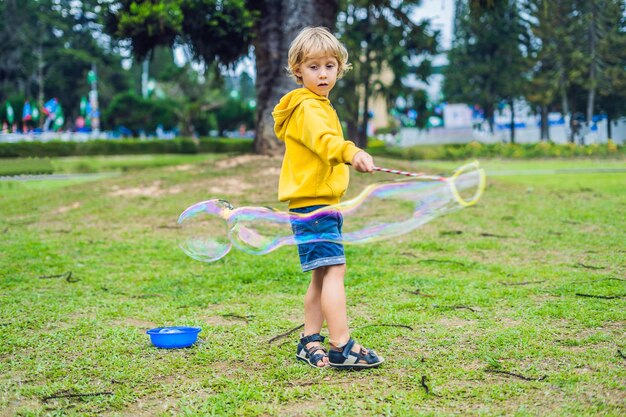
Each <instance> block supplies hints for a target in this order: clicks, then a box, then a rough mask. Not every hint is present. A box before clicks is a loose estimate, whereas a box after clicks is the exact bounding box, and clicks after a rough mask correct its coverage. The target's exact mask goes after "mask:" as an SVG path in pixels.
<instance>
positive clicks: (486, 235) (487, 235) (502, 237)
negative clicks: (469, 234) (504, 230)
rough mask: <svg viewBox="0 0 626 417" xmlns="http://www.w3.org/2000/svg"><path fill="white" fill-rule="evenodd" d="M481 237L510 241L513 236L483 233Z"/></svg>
mask: <svg viewBox="0 0 626 417" xmlns="http://www.w3.org/2000/svg"><path fill="white" fill-rule="evenodd" d="M480 236H482V237H497V238H498V239H509V238H511V236H506V235H496V234H493V233H481V234H480Z"/></svg>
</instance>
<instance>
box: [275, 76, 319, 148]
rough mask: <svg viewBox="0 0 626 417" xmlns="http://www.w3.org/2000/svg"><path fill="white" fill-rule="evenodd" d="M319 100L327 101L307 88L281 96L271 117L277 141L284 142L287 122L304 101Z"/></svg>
mask: <svg viewBox="0 0 626 417" xmlns="http://www.w3.org/2000/svg"><path fill="white" fill-rule="evenodd" d="M309 99H313V100H320V101H329V100H328V99H327V98H326V97H323V96H319V95H317V94H315V93H314V92H312V91H311V90H309V89H307V88H304V87H303V88H297V89H295V90H293V91H291V92H289V93H287V94H285V95H284V96H283V98H281V99H280V102H279V103H278V104H277V105H276V107H274V111H273V112H272V117H274V133H276V136H277V137H278V139H280V140H282V141H284V140H285V133H286V129H287V124H288V123H287V121H288V120H289V118H290V117H291V115H292V114H293V111H294V110H295V109H296V108H297V107H298V106H299V105H300V103H302V102H303V101H304V100H309Z"/></svg>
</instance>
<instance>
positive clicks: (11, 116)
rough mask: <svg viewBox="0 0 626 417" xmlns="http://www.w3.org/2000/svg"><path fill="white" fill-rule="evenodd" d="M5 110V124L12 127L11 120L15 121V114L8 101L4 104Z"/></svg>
mask: <svg viewBox="0 0 626 417" xmlns="http://www.w3.org/2000/svg"><path fill="white" fill-rule="evenodd" d="M6 110H7V122H9V124H10V125H12V124H13V120H15V113H14V112H13V106H11V103H9V102H8V101H7V103H6Z"/></svg>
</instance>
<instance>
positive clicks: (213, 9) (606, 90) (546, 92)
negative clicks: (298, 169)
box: [0, 0, 626, 146]
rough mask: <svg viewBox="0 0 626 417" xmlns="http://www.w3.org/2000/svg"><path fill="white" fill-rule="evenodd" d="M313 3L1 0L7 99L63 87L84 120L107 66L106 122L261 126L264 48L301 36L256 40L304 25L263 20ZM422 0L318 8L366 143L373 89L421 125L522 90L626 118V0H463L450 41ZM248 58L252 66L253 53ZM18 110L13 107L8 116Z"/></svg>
mask: <svg viewBox="0 0 626 417" xmlns="http://www.w3.org/2000/svg"><path fill="white" fill-rule="evenodd" d="M303 3H308V2H296V1H294V0H229V1H221V0H170V1H166V2H165V1H162V2H161V1H151V0H79V1H78V0H74V1H71V0H28V1H18V0H4V1H2V2H0V17H1V18H0V102H2V103H4V102H10V103H12V105H13V107H14V108H15V109H16V110H15V113H16V119H17V123H18V124H19V123H21V118H20V117H19V116H20V115H21V109H22V105H23V103H24V102H25V101H26V100H28V101H30V102H31V103H33V104H34V105H37V106H39V107H41V106H42V104H43V103H44V101H46V100H48V99H50V98H52V97H56V98H57V99H58V100H59V102H60V103H62V104H63V106H64V107H63V108H64V112H65V116H66V120H67V122H66V126H65V128H66V129H72V128H73V126H72V123H73V121H74V120H76V118H77V117H78V116H79V111H80V110H79V103H80V101H81V97H83V96H85V95H87V94H88V90H89V86H88V83H87V82H86V78H87V74H88V72H89V70H90V69H92V68H94V67H95V68H97V75H98V94H99V101H100V109H101V113H102V125H103V128H104V129H107V130H115V129H119V128H124V129H126V130H127V131H130V132H132V134H134V135H137V134H139V133H140V132H154V131H155V130H157V129H164V130H174V131H175V132H176V133H177V134H179V135H183V136H193V135H197V136H204V135H209V134H212V133H215V134H222V135H223V134H224V133H225V132H227V131H233V130H240V131H242V132H243V131H249V130H252V129H254V128H255V124H257V123H258V121H259V120H261V118H262V116H263V115H262V114H260V113H263V112H264V113H265V114H268V112H271V108H268V106H267V105H263V106H261V105H260V104H259V103H265V102H267V99H268V97H270V98H272V97H274V96H271V95H270V93H271V90H272V88H273V86H275V85H276V86H279V88H281V89H284V88H285V87H284V86H285V84H282V85H279V81H277V79H278V78H281V77H282V75H283V74H282V73H280V74H279V73H278V72H277V71H275V70H272V71H255V69H254V68H252V65H253V64H251V63H253V62H254V61H255V59H256V61H257V62H268V58H269V59H270V60H275V59H274V58H272V57H275V56H280V57H281V58H280V59H283V58H285V59H286V52H285V51H286V48H287V47H288V40H280V42H275V43H272V42H274V40H275V39H273V38H272V36H266V35H264V36H259V33H263V34H266V33H268V32H263V31H262V30H261V29H262V28H261V26H262V25H266V26H267V25H272V28H271V29H272V30H273V31H274V32H269V33H286V32H288V30H291V29H297V28H291V29H289V28H288V27H287V24H286V23H284V22H283V24H282V26H281V22H275V21H272V20H271V19H264V17H267V16H269V15H270V11H272V10H275V9H276V8H278V10H281V11H284V14H289V13H301V8H302V4H303ZM318 3H319V2H318ZM318 3H316V4H318ZM322 3H323V4H322ZM420 4H421V1H418V0H415V1H404V2H398V1H393V0H323V1H322V2H321V3H319V7H313V8H312V10H313V12H312V13H317V15H316V16H313V18H312V21H316V18H319V19H318V20H319V21H320V22H325V21H328V16H324V15H323V13H325V11H327V10H332V12H333V14H334V16H335V19H334V21H335V25H334V27H332V28H331V29H333V30H334V31H335V33H337V35H338V36H339V38H340V39H341V41H342V42H344V43H345V44H346V46H347V47H348V50H349V51H350V54H351V62H352V64H353V65H354V68H353V70H352V71H350V72H348V73H347V74H346V77H345V78H344V79H343V80H341V82H340V83H339V84H338V86H337V89H336V91H335V92H333V102H334V103H335V104H336V106H337V108H338V110H339V112H340V114H341V117H342V120H343V121H344V122H345V123H346V127H347V132H346V133H347V134H348V136H349V137H350V138H354V139H355V140H356V141H357V142H358V144H359V145H361V146H365V145H366V144H367V129H366V126H367V121H368V118H369V115H370V110H369V108H368V98H370V97H380V98H382V99H384V100H385V101H386V102H387V105H388V108H389V109H394V108H396V107H397V103H398V102H399V101H400V102H403V103H409V104H410V106H411V107H412V109H413V110H415V112H416V114H417V115H418V117H417V118H416V120H415V123H416V125H417V126H418V127H424V126H426V125H427V121H428V118H429V116H431V115H432V114H431V112H432V109H433V108H434V107H435V105H436V104H437V103H436V102H435V101H439V102H441V101H447V102H465V103H468V104H475V105H478V106H480V108H481V109H482V110H483V111H484V113H485V117H486V118H487V119H488V120H492V118H493V111H494V109H496V108H497V106H499V105H502V103H511V102H513V101H514V100H518V99H524V100H526V101H527V102H528V103H530V104H531V105H532V106H533V108H534V109H536V111H537V113H540V114H542V115H546V116H547V114H548V112H550V111H560V112H561V113H563V114H566V115H572V116H574V115H577V114H578V115H582V116H581V117H582V118H584V119H586V120H590V119H591V117H592V115H594V114H600V113H603V114H606V115H607V117H608V118H609V119H611V118H617V117H620V116H623V115H625V114H626V69H625V68H626V25H625V16H626V7H625V2H624V0H585V1H582V0H559V1H549V0H501V1H500V0H498V1H493V0H457V1H455V2H454V7H455V13H454V14H455V21H454V34H453V42H452V46H451V48H450V49H449V50H447V51H444V50H442V47H441V45H440V43H441V42H440V34H439V32H438V31H437V30H434V29H433V28H432V27H431V26H430V24H429V22H428V21H421V22H416V21H415V19H413V18H412V16H413V13H414V10H415V8H416V7H417V6H419V5H420ZM322 6H324V7H322ZM335 12H336V13H335ZM287 17H289V16H286V17H285V18H287ZM292 17H293V16H292ZM296 17H297V16H296ZM324 19H326V20H324ZM296 21H297V19H296ZM285 22H289V21H288V20H285ZM331 26H332V25H331ZM290 33H291V32H290ZM261 46H268V47H267V48H265V47H261ZM440 53H446V54H447V57H448V62H449V63H448V65H447V66H445V67H444V68H439V69H435V68H433V67H432V66H431V62H432V60H433V57H434V56H436V55H437V54H440ZM260 54H264V56H260ZM244 61H245V62H248V65H247V66H242V65H240V64H241V63H242V62H244ZM242 68H244V70H242ZM435 71H440V72H442V73H443V75H444V77H445V81H444V84H443V95H442V97H438V98H433V97H428V95H427V94H426V93H425V91H424V90H423V89H422V88H420V87H416V85H418V84H416V83H415V82H414V81H415V80H417V81H423V82H426V81H427V80H428V77H429V76H430V75H431V74H432V73H433V72H435ZM146 78H147V80H148V82H146ZM408 80H413V82H408ZM258 86H263V88H257V87H258ZM292 87H293V86H292ZM270 101H271V100H270ZM270 107H271V106H270ZM6 112H7V110H6V109H5V106H4V105H3V106H0V118H1V119H3V120H4V119H5V118H6V116H7V115H6ZM256 113H259V114H256ZM545 126H546V128H547V121H546V125H545ZM257 136H258V135H257ZM257 140H259V138H258V137H257ZM260 140H268V141H271V140H273V138H269V137H262V138H260Z"/></svg>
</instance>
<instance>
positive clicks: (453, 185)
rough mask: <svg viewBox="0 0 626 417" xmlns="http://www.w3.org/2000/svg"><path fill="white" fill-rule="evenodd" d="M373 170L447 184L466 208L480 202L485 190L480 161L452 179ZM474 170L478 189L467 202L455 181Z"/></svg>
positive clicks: (384, 169)
mask: <svg viewBox="0 0 626 417" xmlns="http://www.w3.org/2000/svg"><path fill="white" fill-rule="evenodd" d="M373 169H374V171H378V172H385V173H387V174H394V175H403V176H405V177H413V178H420V179H423V180H430V181H442V182H446V183H448V185H449V186H450V191H452V195H453V196H454V199H455V200H456V201H458V202H459V204H461V205H462V206H464V207H469V206H473V205H474V204H476V203H477V202H478V200H480V197H481V196H482V195H483V191H484V190H485V182H486V181H485V172H484V171H483V170H482V169H481V168H480V164H479V163H478V161H474V162H470V163H469V164H466V165H463V166H462V167H460V168H458V169H457V170H456V171H454V174H453V175H452V176H451V177H442V176H439V175H428V174H424V173H423V172H410V171H400V170H398V169H390V168H382V167H377V166H375V167H374V168H373ZM474 169H475V170H476V171H477V172H478V175H479V182H478V187H476V193H475V194H474V195H473V196H472V197H471V198H470V199H469V200H466V199H464V198H463V197H461V194H460V193H459V190H458V189H457V186H456V183H455V181H456V179H457V178H458V177H459V175H461V174H464V173H467V172H469V171H471V170H474Z"/></svg>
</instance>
